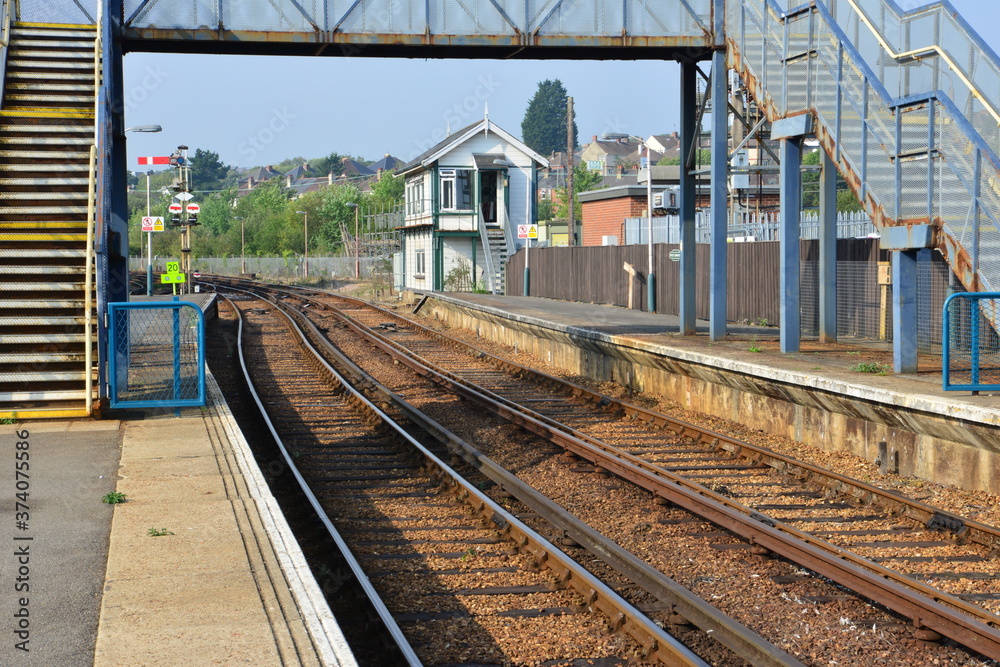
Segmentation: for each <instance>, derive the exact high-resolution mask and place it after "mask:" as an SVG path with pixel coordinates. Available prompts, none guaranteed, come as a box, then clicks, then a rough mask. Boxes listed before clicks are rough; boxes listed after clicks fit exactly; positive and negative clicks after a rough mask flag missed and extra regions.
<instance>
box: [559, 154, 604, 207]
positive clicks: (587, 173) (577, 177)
mask: <svg viewBox="0 0 1000 667" xmlns="http://www.w3.org/2000/svg"><path fill="white" fill-rule="evenodd" d="M603 181H604V176H602V175H601V172H599V171H591V170H590V169H587V167H586V165H584V164H578V165H576V166H575V167H573V211H574V214H575V217H576V219H577V220H582V219H583V206H582V205H581V204H580V200H579V199H578V198H577V195H578V194H580V193H581V192H588V191H590V190H599V189H601V188H602V187H604V186H603V185H602V182H603ZM556 193H557V195H558V197H559V202H558V203H557V204H556V215H557V217H560V218H565V219H568V218H569V209H568V208H567V207H566V188H559V189H558V190H556Z"/></svg>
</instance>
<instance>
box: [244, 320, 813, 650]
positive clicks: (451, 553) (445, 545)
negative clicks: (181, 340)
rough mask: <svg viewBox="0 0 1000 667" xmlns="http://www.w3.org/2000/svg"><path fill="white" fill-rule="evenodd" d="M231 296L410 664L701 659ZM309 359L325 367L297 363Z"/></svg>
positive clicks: (252, 357) (340, 532)
mask: <svg viewBox="0 0 1000 667" xmlns="http://www.w3.org/2000/svg"><path fill="white" fill-rule="evenodd" d="M236 307H237V308H239V309H240V310H241V311H242V312H243V313H244V316H245V320H246V325H245V327H244V328H243V332H244V333H243V334H242V336H243V342H242V344H241V347H242V348H243V349H244V350H245V353H246V366H247V368H248V369H251V370H250V373H249V374H250V376H251V379H252V382H253V385H254V386H255V387H256V394H257V396H258V397H259V400H260V402H261V403H262V404H263V405H264V406H266V407H267V408H268V412H269V413H270V414H271V415H272V416H271V417H270V418H269V423H270V425H271V428H272V429H273V432H274V433H275V435H276V436H277V437H280V439H281V441H282V442H283V443H284V447H285V449H286V451H288V452H289V454H288V457H289V458H288V462H289V464H290V465H294V466H296V467H297V469H298V470H299V471H300V472H301V476H302V478H303V481H304V482H307V484H308V487H309V488H310V489H311V493H312V498H314V499H315V502H316V504H317V508H318V509H319V510H320V511H321V512H322V513H323V514H324V515H325V516H326V517H328V520H329V522H330V524H331V530H332V531H334V533H335V534H336V535H337V536H338V537H337V540H338V542H340V543H341V544H342V546H343V547H345V549H346V548H347V546H348V545H349V547H350V548H349V551H350V553H353V554H354V558H355V559H356V563H355V573H354V574H355V576H356V577H357V578H358V579H359V580H360V581H362V582H363V584H364V586H365V587H366V589H367V590H368V593H369V595H370V596H371V597H372V598H373V599H376V600H378V599H382V600H385V602H384V603H376V608H377V609H378V610H379V611H380V614H379V616H380V618H381V619H382V621H383V622H385V623H386V625H387V626H388V627H389V631H388V634H390V635H392V636H393V637H394V638H395V639H396V640H397V643H398V645H399V646H400V647H401V648H400V649H399V650H400V652H401V653H402V654H403V655H404V656H406V658H407V660H409V661H410V664H464V663H474V664H510V663H514V664H527V663H530V662H532V661H541V660H545V659H548V660H573V659H580V660H593V659H595V658H597V659H608V660H612V659H613V660H625V661H627V660H631V659H635V658H640V659H643V660H648V661H659V662H661V663H663V664H692V665H700V664H707V663H704V662H703V661H702V660H701V659H699V658H698V657H697V656H696V655H695V654H694V653H692V652H691V651H690V650H689V649H687V648H686V647H684V646H682V645H681V644H680V643H679V642H677V641H676V640H675V639H673V638H672V637H671V636H670V635H668V634H666V633H665V632H664V631H663V630H662V629H661V628H660V627H659V626H658V625H657V624H656V623H654V622H652V621H651V620H650V619H648V618H647V617H646V616H644V615H643V614H641V613H639V612H638V611H637V610H636V609H635V608H634V607H632V605H630V604H629V603H627V602H626V601H625V600H623V599H622V598H620V597H619V596H618V595H617V594H616V593H614V591H612V590H611V589H610V588H608V587H607V586H606V585H605V584H603V583H601V582H600V581H599V580H598V579H597V578H595V577H594V576H593V575H591V574H589V573H588V572H587V571H586V570H585V569H583V568H582V567H580V566H579V565H577V564H576V563H574V562H573V560H572V559H570V558H568V557H567V556H566V555H565V554H563V553H561V552H559V551H558V550H556V549H555V548H553V547H552V546H551V545H549V544H548V543H547V542H546V541H545V540H544V539H542V538H541V537H539V536H538V535H537V534H535V533H534V531H532V530H531V529H530V528H528V527H527V526H525V525H523V524H522V523H521V522H520V521H519V520H518V519H517V517H515V516H514V515H512V514H510V513H508V512H507V511H505V510H503V509H502V508H500V507H499V506H498V505H496V504H495V503H493V502H492V501H491V500H489V498H487V497H486V496H485V495H483V494H482V493H481V492H480V491H479V490H478V489H477V486H476V482H475V480H471V481H466V480H462V479H459V478H454V477H452V473H451V472H450V469H449V468H448V467H447V466H446V465H444V464H443V463H441V462H440V461H439V460H437V459H436V458H435V457H434V455H433V454H432V453H430V452H429V451H428V450H426V449H424V448H423V447H422V446H421V445H419V443H417V442H416V441H414V440H412V439H410V438H409V437H408V436H405V435H404V434H402V432H401V431H400V430H399V429H398V428H395V429H391V428H388V427H386V425H385V423H384V421H381V420H380V419H378V417H379V410H378V409H377V408H375V407H374V406H372V405H371V404H369V403H368V402H367V401H366V400H365V399H364V397H363V396H362V394H360V393H358V392H356V391H355V390H353V389H350V388H348V387H345V386H339V385H334V386H330V382H329V380H330V377H331V376H333V375H334V372H333V371H332V370H331V369H330V368H329V367H328V366H325V364H324V363H323V362H310V360H309V359H308V357H307V356H306V353H305V352H304V350H303V349H301V348H300V347H299V346H297V345H296V344H295V342H294V340H293V338H292V330H293V328H294V327H289V326H288V324H289V323H288V322H286V321H284V320H282V318H279V317H277V316H276V315H277V314H276V312H275V310H274V309H273V308H271V307H270V306H260V305H252V306H247V305H246V304H243V303H239V302H238V303H237V304H236ZM310 363H319V364H321V366H323V367H324V368H325V372H324V373H322V375H325V376H326V378H325V379H324V377H321V375H320V374H316V373H313V372H306V371H304V368H306V367H307V366H308V365H309V364H310ZM484 481H485V478H483V479H481V480H480V481H479V484H480V485H481V484H482V483H483V482H484ZM461 506H464V508H463V507H461ZM334 524H335V525H336V528H335V529H334V528H333V525H334ZM705 607H706V608H707V605H706V606H705ZM710 613H712V614H714V615H715V616H716V622H720V621H719V620H718V619H720V618H721V619H722V620H721V623H723V624H729V625H731V626H735V625H737V624H734V623H732V622H731V620H728V619H725V617H724V616H723V615H721V614H718V613H717V612H714V610H713V611H711V612H710ZM619 629H620V630H622V632H620V633H617V634H613V631H615V630H619ZM744 632H745V630H744ZM730 634H731V631H730ZM746 634H747V636H752V634H751V633H746ZM752 642H753V643H754V651H756V652H758V653H759V652H761V650H763V651H764V653H768V654H770V655H771V656H772V657H771V658H769V659H768V660H767V661H766V662H760V661H758V663H759V664H798V663H797V662H796V661H794V660H791V659H789V658H788V657H787V656H784V655H783V654H781V652H779V651H776V650H774V649H773V647H768V646H767V644H766V642H762V641H761V640H760V639H759V638H756V637H754V638H753V639H752ZM761 647H763V649H762V648H761ZM608 664H616V663H613V662H612V663H608ZM717 664H718V663H717ZM731 664H739V662H738V661H737V662H733V663H731Z"/></svg>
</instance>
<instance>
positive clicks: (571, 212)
mask: <svg viewBox="0 0 1000 667" xmlns="http://www.w3.org/2000/svg"><path fill="white" fill-rule="evenodd" d="M575 148H576V146H575V145H574V141H573V98H572V97H567V98H566V214H567V227H568V231H569V234H570V238H569V240H570V245H582V241H583V239H581V238H579V237H578V236H577V234H576V197H575V196H574V193H573V150H574V149H575Z"/></svg>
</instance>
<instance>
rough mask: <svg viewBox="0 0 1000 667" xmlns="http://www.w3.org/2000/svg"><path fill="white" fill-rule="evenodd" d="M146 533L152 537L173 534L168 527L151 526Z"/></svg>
mask: <svg viewBox="0 0 1000 667" xmlns="http://www.w3.org/2000/svg"><path fill="white" fill-rule="evenodd" d="M146 534H147V535H149V536H150V537H163V536H164V535H173V533H172V532H170V531H169V530H167V529H166V528H150V529H149V530H147V531H146Z"/></svg>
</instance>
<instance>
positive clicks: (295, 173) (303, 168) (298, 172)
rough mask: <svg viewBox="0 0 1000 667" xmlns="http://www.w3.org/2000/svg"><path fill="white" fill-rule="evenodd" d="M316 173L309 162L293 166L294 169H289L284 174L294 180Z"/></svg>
mask: <svg viewBox="0 0 1000 667" xmlns="http://www.w3.org/2000/svg"><path fill="white" fill-rule="evenodd" d="M314 175H315V174H314V173H313V171H312V170H311V169H310V168H309V165H308V163H307V164H300V165H299V166H297V167H293V168H292V169H289V170H288V171H286V172H285V173H284V176H286V177H291V179H292V180H293V181H294V180H295V179H298V178H305V177H307V176H314Z"/></svg>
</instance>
